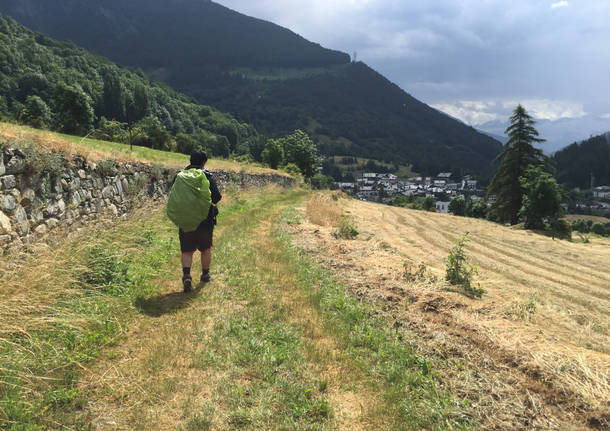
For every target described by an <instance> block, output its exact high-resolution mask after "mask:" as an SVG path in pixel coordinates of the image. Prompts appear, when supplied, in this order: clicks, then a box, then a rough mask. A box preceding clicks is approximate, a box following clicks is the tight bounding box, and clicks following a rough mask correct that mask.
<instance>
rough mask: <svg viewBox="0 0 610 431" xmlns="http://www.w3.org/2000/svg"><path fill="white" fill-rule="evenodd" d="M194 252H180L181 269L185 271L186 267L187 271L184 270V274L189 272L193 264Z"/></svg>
mask: <svg viewBox="0 0 610 431" xmlns="http://www.w3.org/2000/svg"><path fill="white" fill-rule="evenodd" d="M194 253H195V252H194V251H189V252H182V270H183V271H186V270H187V269H188V272H185V274H186V273H188V274H190V273H191V266H193V254H194Z"/></svg>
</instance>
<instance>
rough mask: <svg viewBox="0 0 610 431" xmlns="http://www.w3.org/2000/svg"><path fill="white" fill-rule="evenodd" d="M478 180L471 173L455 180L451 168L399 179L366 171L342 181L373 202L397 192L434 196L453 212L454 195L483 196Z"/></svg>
mask: <svg viewBox="0 0 610 431" xmlns="http://www.w3.org/2000/svg"><path fill="white" fill-rule="evenodd" d="M477 184H478V183H477V180H475V179H473V178H472V177H471V176H470V175H466V176H464V177H463V178H462V179H461V181H454V180H453V179H452V173H451V172H441V173H439V174H438V175H437V176H435V177H421V176H420V177H413V178H409V179H408V180H399V179H398V177H397V176H396V175H394V174H389V173H387V174H386V173H376V172H364V173H362V175H361V177H359V178H356V181H355V182H340V183H337V186H338V187H339V188H340V189H341V190H343V191H344V192H346V193H348V194H350V195H352V196H355V197H357V198H358V199H362V200H365V201H370V202H381V203H384V202H386V201H388V200H389V199H392V198H394V197H395V196H397V195H400V194H402V195H404V196H407V197H408V196H410V195H413V197H416V198H417V197H427V196H432V197H434V199H435V207H436V210H437V211H438V212H442V213H447V212H449V202H450V201H451V199H453V198H455V197H458V196H461V197H463V198H464V199H466V200H482V199H483V196H484V192H483V191H482V190H479V189H478V188H477Z"/></svg>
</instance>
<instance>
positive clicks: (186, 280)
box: [182, 275, 193, 293]
mask: <svg viewBox="0 0 610 431" xmlns="http://www.w3.org/2000/svg"><path fill="white" fill-rule="evenodd" d="M182 286H184V293H189V292H190V291H191V290H193V278H192V277H191V276H190V275H185V276H184V277H182Z"/></svg>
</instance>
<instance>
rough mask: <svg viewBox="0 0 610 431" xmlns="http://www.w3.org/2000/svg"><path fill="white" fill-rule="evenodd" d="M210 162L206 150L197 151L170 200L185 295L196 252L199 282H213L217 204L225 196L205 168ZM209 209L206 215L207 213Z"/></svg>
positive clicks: (172, 191) (174, 187)
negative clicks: (176, 228)
mask: <svg viewBox="0 0 610 431" xmlns="http://www.w3.org/2000/svg"><path fill="white" fill-rule="evenodd" d="M207 160H208V156H207V154H206V153H205V151H202V150H195V151H193V152H192V153H191V160H190V165H189V166H187V167H186V168H185V169H184V170H183V171H181V172H180V173H178V174H177V175H176V177H175V178H174V183H173V185H172V189H171V191H170V197H169V201H168V208H167V213H168V216H169V218H170V219H171V220H172V221H173V222H174V223H175V224H176V225H177V226H178V227H179V230H178V237H179V239H180V251H181V252H182V286H183V289H184V292H185V293H188V292H190V291H191V290H192V286H193V278H192V276H191V267H192V264H193V256H194V254H195V252H196V251H197V250H199V252H200V253H201V268H202V273H201V279H200V281H201V282H202V283H208V282H210V281H211V280H212V277H211V276H210V265H211V263H212V245H213V235H214V226H215V225H216V217H217V215H218V208H217V207H216V204H217V203H218V202H220V200H221V199H222V195H221V194H220V191H219V190H218V184H217V183H216V180H215V179H214V176H213V175H212V174H211V173H210V172H209V171H208V170H206V169H205V164H206V162H207ZM202 173H203V175H202ZM206 209H207V213H204V211H205V210H206ZM201 219H203V220H202V221H201Z"/></svg>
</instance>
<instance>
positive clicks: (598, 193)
mask: <svg viewBox="0 0 610 431" xmlns="http://www.w3.org/2000/svg"><path fill="white" fill-rule="evenodd" d="M593 197H594V198H599V199H610V186H600V187H595V188H594V189H593Z"/></svg>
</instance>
